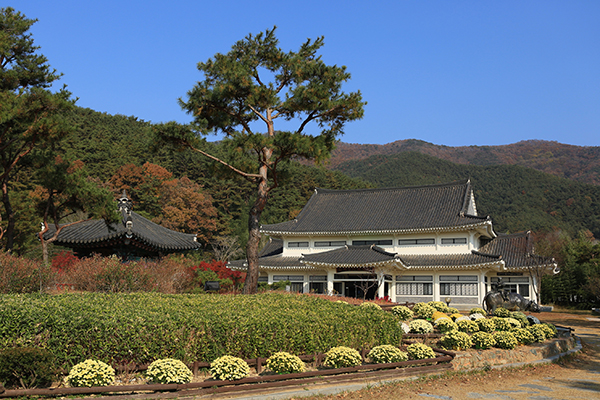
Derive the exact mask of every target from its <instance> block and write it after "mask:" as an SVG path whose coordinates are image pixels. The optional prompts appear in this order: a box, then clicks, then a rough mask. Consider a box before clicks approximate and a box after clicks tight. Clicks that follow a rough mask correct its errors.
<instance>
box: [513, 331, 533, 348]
mask: <svg viewBox="0 0 600 400" xmlns="http://www.w3.org/2000/svg"><path fill="white" fill-rule="evenodd" d="M511 333H512V334H513V335H515V338H516V339H517V341H518V342H519V343H521V344H525V345H527V344H531V343H533V342H535V337H534V336H533V335H532V334H531V332H530V331H528V330H527V329H525V328H518V329H515V330H513V331H511Z"/></svg>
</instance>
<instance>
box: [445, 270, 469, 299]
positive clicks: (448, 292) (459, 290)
mask: <svg viewBox="0 0 600 400" xmlns="http://www.w3.org/2000/svg"><path fill="white" fill-rule="evenodd" d="M477 287H478V279H477V275H441V276H440V295H442V296H477V293H478V289H477Z"/></svg>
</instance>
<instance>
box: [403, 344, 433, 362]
mask: <svg viewBox="0 0 600 400" xmlns="http://www.w3.org/2000/svg"><path fill="white" fill-rule="evenodd" d="M406 352H407V353H408V357H409V358H410V359H411V360H424V359H427V358H435V352H434V351H433V349H432V348H431V347H429V346H427V345H426V344H423V343H413V344H411V345H409V346H408V347H407V348H406Z"/></svg>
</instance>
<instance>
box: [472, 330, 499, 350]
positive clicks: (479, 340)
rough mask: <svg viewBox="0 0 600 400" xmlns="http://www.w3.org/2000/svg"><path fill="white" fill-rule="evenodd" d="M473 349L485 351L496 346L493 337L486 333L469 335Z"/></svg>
mask: <svg viewBox="0 0 600 400" xmlns="http://www.w3.org/2000/svg"><path fill="white" fill-rule="evenodd" d="M471 340H472V341H473V347H475V348H476V349H480V350H486V349H489V348H490V347H493V346H495V345H496V340H495V339H494V335H492V334H491V333H488V332H475V333H474V334H473V335H471Z"/></svg>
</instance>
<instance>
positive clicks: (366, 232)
mask: <svg viewBox="0 0 600 400" xmlns="http://www.w3.org/2000/svg"><path fill="white" fill-rule="evenodd" d="M261 232H262V233H263V234H266V235H268V236H269V237H270V241H269V243H268V244H267V245H266V246H265V247H264V248H263V250H262V252H261V254H260V258H259V262H260V278H259V281H264V282H269V283H273V282H277V281H290V282H291V289H292V290H294V291H299V292H305V293H306V292H317V293H331V294H340V295H344V296H351V297H363V295H364V294H365V292H366V297H367V298H373V297H374V296H379V297H389V298H390V299H391V300H392V301H394V302H405V301H409V302H419V301H432V300H436V301H446V300H447V299H449V300H450V301H451V303H452V305H455V306H463V307H467V306H474V305H477V304H481V302H482V300H483V296H484V295H485V293H486V292H487V291H488V290H489V289H490V287H491V284H492V283H493V282H495V281H497V280H498V279H499V278H502V280H503V281H504V282H505V283H506V284H507V286H508V288H510V289H511V290H512V291H515V292H519V293H521V294H522V295H523V296H524V297H526V298H530V299H535V294H534V289H533V287H534V285H535V284H536V282H535V281H534V275H533V274H530V273H529V271H530V269H531V268H544V269H546V270H547V272H549V273H552V272H556V268H557V265H556V263H555V262H554V260H553V259H548V258H544V257H540V256H537V255H535V254H534V252H533V241H532V238H531V233H530V232H523V233H518V234H513V235H501V234H497V233H496V232H494V229H493V226H492V220H491V218H490V217H488V216H485V217H482V216H479V215H478V214H477V207H476V204H475V198H474V196H473V190H472V187H471V183H470V181H468V180H467V181H461V182H453V183H447V184H440V185H427V186H414V187H401V188H390V189H364V190H325V189H316V190H315V193H314V194H313V196H312V197H311V198H310V200H309V201H308V203H307V204H306V206H305V207H304V208H303V209H302V211H301V212H300V214H299V215H298V217H296V218H295V219H293V220H291V221H286V222H282V223H279V224H272V225H263V226H262V227H261ZM232 266H237V267H238V268H245V267H246V266H247V263H246V262H245V261H242V262H240V261H238V262H232Z"/></svg>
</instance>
